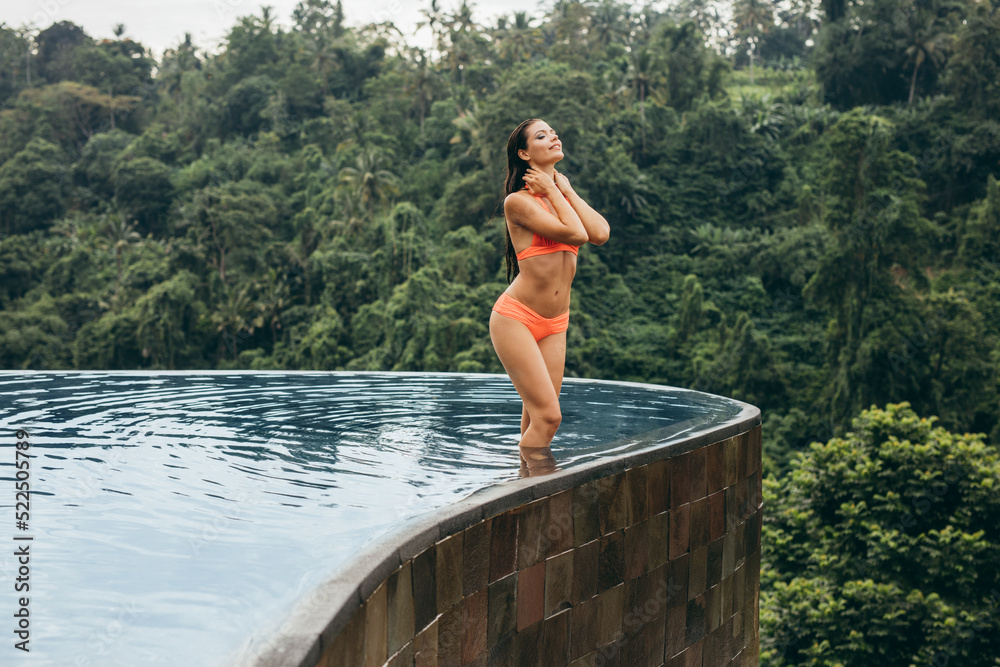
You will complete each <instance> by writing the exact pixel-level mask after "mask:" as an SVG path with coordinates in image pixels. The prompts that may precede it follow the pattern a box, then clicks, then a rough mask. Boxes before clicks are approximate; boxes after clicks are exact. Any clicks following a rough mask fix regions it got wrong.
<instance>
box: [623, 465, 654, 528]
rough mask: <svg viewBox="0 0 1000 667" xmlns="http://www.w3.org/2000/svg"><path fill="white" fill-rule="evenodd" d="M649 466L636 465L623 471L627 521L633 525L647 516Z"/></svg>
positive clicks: (629, 524) (627, 524)
mask: <svg viewBox="0 0 1000 667" xmlns="http://www.w3.org/2000/svg"><path fill="white" fill-rule="evenodd" d="M648 483H649V466H638V467H635V468H630V469H629V470H626V471H625V488H626V489H627V491H628V522H627V523H626V526H634V525H635V524H637V523H640V522H642V521H645V520H646V519H648V518H649V498H648V493H649V492H648V488H647V486H648Z"/></svg>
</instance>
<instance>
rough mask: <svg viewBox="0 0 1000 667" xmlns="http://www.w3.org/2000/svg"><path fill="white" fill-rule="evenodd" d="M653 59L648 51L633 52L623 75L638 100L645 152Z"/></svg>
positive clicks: (638, 50) (642, 49) (646, 49)
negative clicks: (647, 109) (647, 108)
mask: <svg viewBox="0 0 1000 667" xmlns="http://www.w3.org/2000/svg"><path fill="white" fill-rule="evenodd" d="M655 64H656V63H655V58H654V57H653V54H652V52H651V51H650V49H649V48H648V47H647V48H640V49H637V50H634V51H633V57H632V58H631V60H630V61H629V68H628V71H627V72H626V74H625V77H626V81H628V85H629V87H630V88H631V89H632V90H633V91H634V93H635V97H636V99H638V100H639V125H640V128H641V131H642V150H643V152H645V150H646V96H647V95H649V89H650V85H651V83H652V81H653V70H654V67H655Z"/></svg>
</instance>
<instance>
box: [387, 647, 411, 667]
mask: <svg viewBox="0 0 1000 667" xmlns="http://www.w3.org/2000/svg"><path fill="white" fill-rule="evenodd" d="M385 664H386V667H413V644H407V645H406V646H404V647H403V648H402V649H400V651H399V652H398V653H397V654H396V655H394V656H392V657H391V658H389V661H388V662H387V663H385Z"/></svg>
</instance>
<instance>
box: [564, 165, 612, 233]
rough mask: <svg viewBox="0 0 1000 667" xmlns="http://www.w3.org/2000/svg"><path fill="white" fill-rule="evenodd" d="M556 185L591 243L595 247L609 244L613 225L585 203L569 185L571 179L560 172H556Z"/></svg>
mask: <svg viewBox="0 0 1000 667" xmlns="http://www.w3.org/2000/svg"><path fill="white" fill-rule="evenodd" d="M556 185H557V186H558V188H559V191H560V192H561V193H562V194H563V197H565V198H566V201H567V202H569V205H570V206H571V207H572V208H573V210H574V211H575V212H576V214H577V215H578V216H579V217H580V222H581V223H583V227H584V229H586V230H587V236H588V237H590V242H591V243H593V244H594V245H603V244H604V243H607V241H608V238H609V237H610V236H611V225H609V224H608V221H607V220H605V219H604V216H603V215H601V214H600V213H598V212H597V211H595V210H594V209H592V208H591V207H590V204H588V203H587V202H585V201H583V198H582V197H580V195H578V194H576V191H575V190H574V189H573V186H571V185H570V184H569V179H568V178H566V177H565V176H563V175H562V174H560V173H559V172H558V171H557V172H556ZM560 217H561V216H560Z"/></svg>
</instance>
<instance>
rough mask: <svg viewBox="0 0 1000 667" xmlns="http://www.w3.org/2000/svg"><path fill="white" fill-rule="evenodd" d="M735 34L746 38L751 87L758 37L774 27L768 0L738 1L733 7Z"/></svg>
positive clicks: (772, 12)
mask: <svg viewBox="0 0 1000 667" xmlns="http://www.w3.org/2000/svg"><path fill="white" fill-rule="evenodd" d="M733 21H734V22H735V23H736V32H737V33H741V32H742V33H743V34H744V35H745V36H746V42H747V44H749V45H750V50H749V55H750V85H751V86H752V85H753V57H754V52H755V51H756V49H757V40H758V39H759V36H760V35H761V34H763V33H765V32H767V31H768V30H769V29H770V28H771V26H773V25H774V5H772V4H771V2H770V0H738V1H737V2H736V3H735V5H734V7H733Z"/></svg>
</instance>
